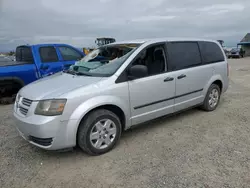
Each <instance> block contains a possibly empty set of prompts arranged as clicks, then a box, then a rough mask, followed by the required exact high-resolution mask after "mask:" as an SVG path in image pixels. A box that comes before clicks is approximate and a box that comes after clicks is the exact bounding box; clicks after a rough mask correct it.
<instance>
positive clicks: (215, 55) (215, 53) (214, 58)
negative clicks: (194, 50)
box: [199, 42, 225, 64]
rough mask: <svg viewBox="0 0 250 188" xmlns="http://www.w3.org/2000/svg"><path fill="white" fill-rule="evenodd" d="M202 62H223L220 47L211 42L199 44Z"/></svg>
mask: <svg viewBox="0 0 250 188" xmlns="http://www.w3.org/2000/svg"><path fill="white" fill-rule="evenodd" d="M199 46H200V50H201V56H202V62H203V63H204V64H207V63H214V62H220V61H224V60H225V58H224V55H223V53H222V51H221V49H220V47H219V46H218V45H217V44H216V43H213V42H199Z"/></svg>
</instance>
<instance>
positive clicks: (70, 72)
mask: <svg viewBox="0 0 250 188" xmlns="http://www.w3.org/2000/svg"><path fill="white" fill-rule="evenodd" d="M63 72H64V73H68V74H72V75H76V72H75V71H72V70H63Z"/></svg>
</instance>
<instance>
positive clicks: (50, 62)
mask: <svg viewBox="0 0 250 188" xmlns="http://www.w3.org/2000/svg"><path fill="white" fill-rule="evenodd" d="M84 56H85V54H84V53H83V52H81V51H80V50H78V49H77V48H74V47H72V46H70V45H67V44H38V45H23V46H18V47H17V48H16V57H15V59H16V61H11V60H8V59H6V61H1V62H0V98H6V97H11V96H12V95H15V94H16V93H17V92H18V91H19V89H20V88H22V87H23V86H25V85H27V84H29V83H31V82H33V81H35V80H37V79H40V78H43V77H46V76H48V75H51V74H54V73H56V72H59V71H62V70H65V69H68V68H69V67H70V66H71V65H72V64H74V63H75V62H76V61H78V60H80V59H82V58H83V57H84Z"/></svg>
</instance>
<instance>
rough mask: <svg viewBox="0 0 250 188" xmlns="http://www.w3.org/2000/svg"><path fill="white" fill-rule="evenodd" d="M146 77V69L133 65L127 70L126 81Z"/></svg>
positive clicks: (142, 66) (143, 66)
mask: <svg viewBox="0 0 250 188" xmlns="http://www.w3.org/2000/svg"><path fill="white" fill-rule="evenodd" d="M146 76H148V68H147V67H146V66H145V65H134V66H132V67H130V68H129V70H128V79H129V80H134V79H138V78H143V77H146Z"/></svg>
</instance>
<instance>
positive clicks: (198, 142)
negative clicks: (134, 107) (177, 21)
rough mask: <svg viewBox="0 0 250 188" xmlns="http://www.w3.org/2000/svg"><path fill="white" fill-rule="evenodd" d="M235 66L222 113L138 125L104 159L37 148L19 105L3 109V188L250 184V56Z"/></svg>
mask: <svg viewBox="0 0 250 188" xmlns="http://www.w3.org/2000/svg"><path fill="white" fill-rule="evenodd" d="M229 62H230V66H231V70H230V72H231V73H230V74H231V76H230V79H231V81H230V87H229V90H228V92H227V93H226V94H225V95H224V96H223V97H222V99H221V103H220V105H219V106H218V109H217V110H216V111H214V112H211V113H207V112H203V111H200V110H198V109H193V110H189V111H187V112H184V113H182V114H179V115H176V116H173V117H170V118H161V119H159V120H156V121H154V122H151V123H147V124H145V125H143V126H139V127H136V128H134V129H132V130H129V131H127V132H125V133H124V134H123V136H122V138H121V141H120V143H119V145H118V146H117V147H116V148H115V149H114V150H112V151H111V152H109V153H107V154H105V155H102V156H97V157H90V156H87V155H86V154H84V153H82V152H81V151H80V150H79V149H75V150H72V151H68V152H63V153H62V152H60V153H59V152H52V151H44V150H41V149H39V148H36V147H34V146H31V145H30V144H28V143H27V142H26V141H24V140H23V139H22V138H21V137H20V136H18V133H17V131H16V130H15V128H14V123H13V119H12V106H0V134H1V136H0V187H1V188H5V187H8V188H11V187H19V188H20V187H36V188H39V187H41V188H44V187H86V188H90V187H95V188H99V187H102V188H105V187H131V188H136V187H150V188H152V187H154V188H156V187H199V188H200V187H204V188H209V187H213V188H215V187H220V188H221V187H227V188H228V187H250V136H249V133H250V113H249V109H250V82H249V80H250V58H245V59H241V60H236V59H235V60H229Z"/></svg>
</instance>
